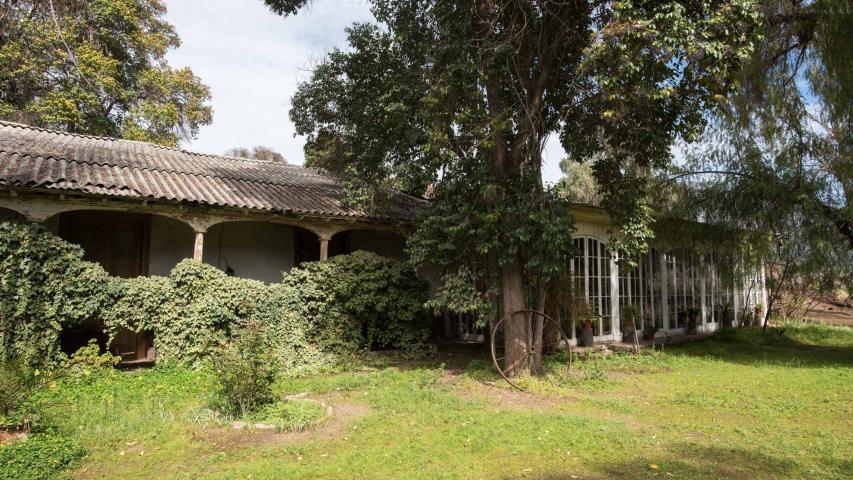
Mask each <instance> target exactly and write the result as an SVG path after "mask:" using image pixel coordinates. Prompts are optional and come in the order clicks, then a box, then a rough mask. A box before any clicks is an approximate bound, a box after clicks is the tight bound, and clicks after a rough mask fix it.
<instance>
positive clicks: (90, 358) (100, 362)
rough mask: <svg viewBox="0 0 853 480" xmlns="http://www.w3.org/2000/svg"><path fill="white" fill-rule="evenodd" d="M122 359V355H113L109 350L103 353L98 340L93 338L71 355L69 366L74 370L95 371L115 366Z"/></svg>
mask: <svg viewBox="0 0 853 480" xmlns="http://www.w3.org/2000/svg"><path fill="white" fill-rule="evenodd" d="M120 361H121V357H118V356H115V355H111V354H110V353H108V352H104V353H101V347H100V346H98V341H97V340H95V339H94V338H92V339H90V340H89V344H88V345H86V346H85V347H81V348H80V349H79V350H77V351H76V352H74V353H73V354H72V355H71V358H70V359H69V360H68V367H69V368H70V369H71V370H72V371H81V372H93V371H97V370H103V369H106V368H112V367H115V366H116V365H118V364H119V362H120Z"/></svg>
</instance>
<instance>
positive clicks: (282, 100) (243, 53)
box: [166, 0, 563, 182]
mask: <svg viewBox="0 0 853 480" xmlns="http://www.w3.org/2000/svg"><path fill="white" fill-rule="evenodd" d="M167 6H168V12H167V14H166V19H167V20H168V21H169V22H170V23H171V24H172V25H174V26H175V29H176V30H177V32H178V35H179V36H180V37H181V41H182V45H181V46H180V47H179V48H178V49H176V50H173V51H171V52H169V54H168V57H167V58H168V60H169V63H170V64H171V65H172V66H174V67H184V66H187V67H190V68H192V69H193V71H194V72H195V74H196V75H198V76H199V77H201V79H202V81H203V82H204V83H205V84H207V85H208V86H210V89H211V94H212V96H213V100H212V104H213V123H212V124H211V125H208V126H206V127H203V128H202V129H201V131H200V132H199V136H198V138H197V139H195V140H191V141H189V142H187V143H186V144H185V145H184V147H185V148H187V149H190V150H194V151H198V152H205V153H223V152H224V151H225V150H227V149H229V148H232V147H252V146H255V145H266V146H269V147H272V148H273V149H275V150H277V151H279V152H281V154H282V155H284V156H285V157H286V158H287V159H288V161H289V162H291V163H297V164H301V163H302V162H303V156H304V155H303V151H302V146H303V144H304V139H303V138H301V137H294V135H293V134H294V133H295V130H294V126H293V123H292V122H291V121H290V118H289V117H288V114H287V112H288V110H289V109H290V99H291V97H293V94H294V93H295V92H296V86H297V84H298V83H299V82H300V81H303V80H306V79H307V78H308V76H309V75H310V70H311V68H312V66H313V65H315V64H316V63H317V62H318V61H319V60H320V59H322V58H323V56H324V55H325V54H326V53H327V52H328V51H329V50H331V49H332V48H334V47H341V48H342V47H345V46H346V34H345V32H344V29H345V28H346V27H347V26H349V25H351V24H352V23H353V22H365V21H371V20H372V19H373V17H372V15H371V14H370V10H369V6H368V4H367V3H366V2H364V1H358V0H319V1H317V2H314V3H312V5H311V6H309V7H308V8H306V9H303V10H302V11H300V12H299V14H298V15H296V16H292V17H286V18H284V17H281V16H279V15H276V14H274V13H272V12H271V11H270V10H269V9H267V8H266V6H265V5H264V3H263V1H262V0H206V1H203V2H200V1H198V0H167ZM543 157H544V158H543V161H544V165H543V169H542V170H543V177H544V179H545V181H546V182H554V181H556V180H558V179H559V178H560V176H561V174H560V166H559V165H560V159H561V158H562V157H563V149H562V147H561V146H560V143H559V140H558V139H557V137H556V135H554V136H552V138H550V139H549V141H548V144H547V145H546V148H545V152H544V156H543Z"/></svg>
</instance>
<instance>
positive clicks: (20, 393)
mask: <svg viewBox="0 0 853 480" xmlns="http://www.w3.org/2000/svg"><path fill="white" fill-rule="evenodd" d="M35 383H36V376H35V375H34V372H33V371H30V370H29V369H28V368H26V367H25V366H24V365H23V364H21V362H20V361H17V360H13V359H9V360H2V361H0V415H2V416H3V417H6V416H7V415H9V413H11V412H12V411H13V410H15V409H16V408H18V406H19V405H21V403H23V402H24V400H26V399H27V397H28V396H29V394H30V392H32V390H33V388H34V385H35Z"/></svg>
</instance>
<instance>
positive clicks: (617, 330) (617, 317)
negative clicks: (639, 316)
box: [610, 252, 622, 341]
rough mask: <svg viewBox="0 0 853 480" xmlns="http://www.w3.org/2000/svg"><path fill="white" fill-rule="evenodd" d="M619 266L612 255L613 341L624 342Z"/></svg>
mask: <svg viewBox="0 0 853 480" xmlns="http://www.w3.org/2000/svg"><path fill="white" fill-rule="evenodd" d="M619 294H620V292H619V265H618V263H617V262H616V255H614V254H613V253H612V252H611V254H610V318H612V319H613V339H614V340H616V341H621V340H622V319H621V312H620V311H619Z"/></svg>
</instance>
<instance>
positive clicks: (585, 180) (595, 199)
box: [557, 158, 601, 205]
mask: <svg viewBox="0 0 853 480" xmlns="http://www.w3.org/2000/svg"><path fill="white" fill-rule="evenodd" d="M560 171H562V172H563V178H561V179H560V183H559V184H558V185H557V189H558V191H559V192H560V194H561V195H562V196H564V197H565V198H566V199H567V200H569V201H570V202H572V203H583V204H586V205H598V204H600V203H601V196H600V195H599V194H598V185H597V184H596V183H595V176H594V175H593V171H592V166H591V165H590V163H589V162H587V163H580V162H576V161H574V160H571V159H569V158H564V159H562V160H561V161H560Z"/></svg>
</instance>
